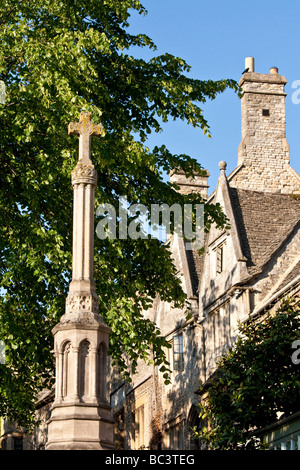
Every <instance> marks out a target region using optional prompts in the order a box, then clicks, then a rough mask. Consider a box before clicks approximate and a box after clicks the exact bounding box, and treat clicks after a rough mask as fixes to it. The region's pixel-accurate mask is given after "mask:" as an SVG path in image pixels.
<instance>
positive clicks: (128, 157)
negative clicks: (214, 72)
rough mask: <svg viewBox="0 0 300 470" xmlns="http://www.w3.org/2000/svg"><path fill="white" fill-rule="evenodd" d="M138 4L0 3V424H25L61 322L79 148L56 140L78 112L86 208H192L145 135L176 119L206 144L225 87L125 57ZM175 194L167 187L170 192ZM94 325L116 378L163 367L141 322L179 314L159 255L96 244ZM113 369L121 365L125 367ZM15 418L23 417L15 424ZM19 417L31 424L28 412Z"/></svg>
mask: <svg viewBox="0 0 300 470" xmlns="http://www.w3.org/2000/svg"><path fill="white" fill-rule="evenodd" d="M133 10H136V11H138V12H139V13H140V14H144V13H145V9H144V7H143V6H142V4H141V3H140V2H139V1H138V0H124V1H122V2H120V1H119V0H101V1H100V0H90V1H89V2H86V1H84V0H72V1H69V0H51V1H50V0H31V1H30V2H28V1H25V0H23V1H22V0H3V1H2V2H1V5H0V27H1V33H0V80H3V81H4V82H5V84H6V102H5V104H4V105H0V123H1V133H0V159H1V160H0V161H1V173H0V179H1V185H0V196H1V197H0V204H1V205H0V214H1V219H2V221H3V223H2V224H1V242H0V243H1V261H0V263H1V264H0V273H1V286H2V296H1V300H0V340H1V341H3V342H4V343H5V345H6V365H0V366H1V377H0V390H1V403H0V415H2V416H4V415H7V416H8V417H9V418H10V419H17V420H18V422H19V423H20V424H23V423H24V424H28V423H29V422H30V416H32V412H33V410H34V401H35V397H36V393H37V391H38V390H39V389H40V388H41V387H44V386H49V385H50V384H51V380H53V356H52V353H51V349H52V334H51V329H52V328H53V326H54V325H55V324H56V323H57V322H58V320H59V318H60V316H61V315H62V314H63V313H64V303H65V297H66V294H67V290H68V285H69V282H70V277H71V238H72V187H71V184H70V176H71V171H72V169H73V168H74V166H75V164H76V160H77V158H78V157H77V155H78V147H77V146H78V142H77V141H76V139H74V138H73V137H71V138H70V137H69V136H68V133H67V127H68V123H69V122H70V121H74V120H75V119H77V118H78V115H79V112H80V111H81V110H85V111H90V112H91V113H92V118H93V121H94V122H95V123H97V122H100V121H101V123H102V125H103V128H104V130H105V136H104V137H102V138H100V139H98V140H97V139H93V140H94V142H93V143H92V158H93V163H94V164H95V167H96V170H97V172H98V187H97V191H96V206H97V205H99V204H100V203H110V204H113V205H114V207H117V206H118V202H119V197H120V196H126V197H127V200H128V203H129V204H133V203H142V204H145V205H146V206H147V207H150V205H151V204H152V203H157V204H161V203H167V204H169V205H172V204H173V203H180V204H183V203H184V202H189V201H191V202H192V201H193V202H194V203H197V202H198V203H199V202H203V201H202V200H201V198H200V197H197V196H195V195H193V196H190V197H184V196H182V195H180V194H179V193H178V192H177V191H176V186H174V185H173V186H172V185H171V184H170V183H167V182H165V181H164V178H163V175H164V173H166V172H167V173H168V172H169V171H170V170H171V169H173V168H175V167H179V168H182V169H184V170H185V171H186V172H187V174H191V172H192V171H194V170H196V171H201V166H200V165H199V164H198V163H197V162H196V161H195V160H194V159H192V158H190V157H189V156H187V155H173V154H171V152H169V151H168V149H167V148H166V147H165V146H162V147H160V148H158V147H155V148H153V149H149V148H148V147H147V145H146V144H147V136H148V135H149V134H150V133H151V132H160V131H161V130H162V123H163V122H166V121H167V120H168V119H182V120H183V121H186V122H187V123H189V124H191V125H192V126H194V127H198V128H201V129H202V130H203V132H204V134H207V135H209V127H208V124H207V122H206V120H205V118H204V117H203V114H202V110H201V108H200V105H201V103H204V102H205V101H206V100H207V99H214V98H215V97H216V96H217V94H218V93H221V92H223V91H224V90H225V89H227V88H232V89H233V90H234V91H237V90H238V87H237V84H236V82H235V81H233V80H220V81H216V82H213V81H211V80H208V81H200V80H196V79H191V78H188V77H187V76H186V74H187V72H188V71H189V69H190V68H189V66H188V65H187V64H186V63H185V61H184V60H182V59H180V58H176V57H174V56H171V55H169V54H164V55H161V56H154V57H153V58H152V59H151V60H149V61H148V62H146V61H144V60H141V59H136V58H134V57H133V56H132V55H130V48H131V47H132V46H140V47H149V48H150V49H152V50H153V51H155V45H154V44H153V42H152V41H151V39H150V38H149V37H147V36H145V35H143V34H140V35H136V36H133V35H131V34H130V33H129V32H128V24H129V19H130V12H131V11H133ZM177 189H178V188H177ZM212 222H215V223H216V224H217V226H219V227H223V226H224V225H225V224H226V223H227V219H226V217H225V216H224V215H223V213H222V211H221V208H220V206H218V205H208V204H206V203H205V224H206V226H207V227H208V226H209V225H210V224H211V223H212ZM95 281H96V285H97V293H98V296H99V304H100V313H101V315H102V316H103V318H104V320H105V322H106V323H107V324H108V325H109V326H110V327H111V329H112V334H111V344H110V355H111V357H112V359H113V361H114V363H115V364H118V366H119V368H120V371H121V373H123V374H124V376H125V377H128V376H129V372H130V368H131V370H132V371H134V370H135V367H136V364H137V360H138V358H141V359H144V360H153V361H154V362H155V364H157V365H159V366H161V367H165V355H164V352H163V347H164V346H165V341H164V339H163V338H162V337H161V335H160V332H159V330H158V329H157V327H156V326H155V324H153V323H152V322H151V321H149V320H147V319H145V318H144V316H143V314H142V310H143V309H147V308H148V307H149V306H150V305H151V303H152V301H153V299H154V297H155V295H156V294H159V295H160V296H161V298H162V299H163V300H166V301H171V302H173V303H174V305H177V306H179V305H180V306H184V305H186V298H185V295H184V293H183V291H182V288H181V285H180V282H179V280H178V278H177V276H176V269H175V267H174V265H173V264H172V260H171V256H170V253H169V251H168V249H167V248H166V247H165V246H163V245H162V243H161V242H160V241H159V240H155V239H147V240H141V239H137V240H132V239H127V240H120V239H117V240H111V239H106V240H99V239H98V238H96V239H95ZM125 357H127V358H128V361H129V364H130V368H128V366H127V362H126V361H125V359H124V358H125ZM26 410H29V412H27V411H26ZM30 412H31V413H30Z"/></svg>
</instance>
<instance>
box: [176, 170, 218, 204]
mask: <svg viewBox="0 0 300 470" xmlns="http://www.w3.org/2000/svg"><path fill="white" fill-rule="evenodd" d="M204 172H205V173H204ZM208 178H209V172H208V171H207V170H203V174H199V173H196V172H194V174H193V177H191V176H190V177H188V178H187V177H186V174H185V172H184V171H183V170H180V169H174V170H172V171H171V172H170V182H171V183H176V184H178V186H180V189H179V192H180V193H181V194H189V193H199V194H201V196H202V197H203V198H204V199H207V192H208V188H209V185H208Z"/></svg>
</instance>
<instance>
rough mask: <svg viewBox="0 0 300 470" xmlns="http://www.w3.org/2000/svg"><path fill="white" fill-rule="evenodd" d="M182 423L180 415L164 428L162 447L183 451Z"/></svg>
mask: <svg viewBox="0 0 300 470" xmlns="http://www.w3.org/2000/svg"><path fill="white" fill-rule="evenodd" d="M184 422H185V419H184V417H183V415H182V414H180V415H178V416H177V417H176V418H175V419H172V420H170V421H169V422H168V423H166V424H165V426H164V431H165V432H164V447H165V448H166V449H170V450H184Z"/></svg>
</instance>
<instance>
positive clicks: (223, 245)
mask: <svg viewBox="0 0 300 470" xmlns="http://www.w3.org/2000/svg"><path fill="white" fill-rule="evenodd" d="M212 252H213V254H214V272H215V275H216V276H220V275H221V274H222V273H223V272H224V271H225V270H226V266H227V237H226V236H225V237H222V239H221V240H218V241H217V242H216V243H215V244H214V245H213V246H212Z"/></svg>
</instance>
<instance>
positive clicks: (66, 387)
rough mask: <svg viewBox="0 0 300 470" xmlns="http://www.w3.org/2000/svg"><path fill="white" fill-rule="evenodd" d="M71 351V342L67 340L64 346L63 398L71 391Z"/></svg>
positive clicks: (62, 369)
mask: <svg viewBox="0 0 300 470" xmlns="http://www.w3.org/2000/svg"><path fill="white" fill-rule="evenodd" d="M70 352H71V342H70V341H67V342H66V343H65V344H64V345H63V347H62V368H61V380H62V383H61V385H62V388H61V395H62V397H63V398H65V397H66V396H67V395H68V394H70V391H71V367H70Z"/></svg>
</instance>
